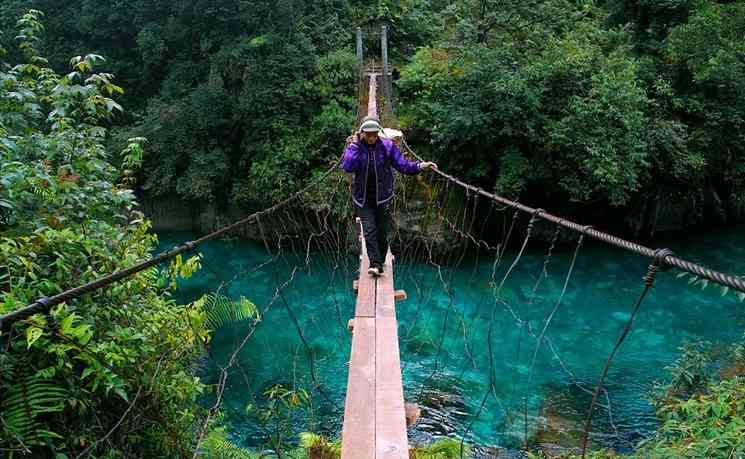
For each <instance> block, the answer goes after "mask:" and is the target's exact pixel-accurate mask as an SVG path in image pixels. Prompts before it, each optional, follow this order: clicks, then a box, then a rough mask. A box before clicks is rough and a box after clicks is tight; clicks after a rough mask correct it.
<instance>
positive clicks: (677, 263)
mask: <svg viewBox="0 0 745 459" xmlns="http://www.w3.org/2000/svg"><path fill="white" fill-rule="evenodd" d="M403 145H404V146H405V147H406V149H407V150H409V151H410V152H411V154H413V155H414V157H416V158H417V159H418V160H420V161H422V158H421V156H419V155H417V154H416V152H415V151H414V150H412V148H411V147H410V146H409V144H408V143H406V140H405V139H404V140H403ZM433 171H434V172H435V173H436V174H439V175H440V176H442V177H444V178H445V179H447V180H449V181H450V182H452V183H454V184H456V185H458V186H460V187H463V188H465V189H468V190H471V191H473V192H474V193H477V194H480V195H481V196H484V197H487V198H489V199H491V200H493V201H496V202H498V203H501V204H504V205H507V206H510V207H512V208H514V209H517V210H519V211H521V212H524V213H527V214H533V213H535V212H536V211H537V210H540V209H534V208H533V207H530V206H526V205H525V204H521V203H520V202H517V201H513V200H511V199H507V198H505V197H503V196H499V195H498V194H494V193H489V192H488V191H486V190H484V189H482V188H480V187H477V186H474V185H471V184H468V183H466V182H464V181H462V180H460V179H459V178H457V177H455V176H453V175H450V174H448V173H445V172H443V171H441V170H439V169H433ZM539 218H542V219H543V220H546V221H549V222H552V223H555V224H557V225H560V226H563V227H564V228H568V229H570V230H572V231H574V232H576V233H584V234H585V235H586V236H587V237H591V238H593V239H596V240H598V241H602V242H605V243H606V244H610V245H612V246H615V247H619V248H621V249H624V250H628V251H630V252H634V253H636V254H638V255H642V256H644V257H647V258H653V257H654V256H655V252H656V251H655V250H654V249H651V248H649V247H646V246H643V245H641V244H637V243H635V242H631V241H627V240H626V239H623V238H620V237H618V236H614V235H612V234H608V233H605V232H603V231H599V230H596V229H594V228H588V227H587V226H585V225H580V224H579V223H575V222H573V221H571V220H567V219H565V218H562V217H557V216H556V215H553V214H550V213H548V212H543V211H541V212H540V215H539ZM660 261H661V262H662V263H664V265H665V266H672V267H675V268H678V269H680V270H682V271H686V272H688V273H691V274H693V275H696V276H698V277H703V278H706V279H708V280H710V281H712V282H716V283H718V284H721V285H724V286H726V287H730V288H732V289H735V290H737V291H740V292H742V293H745V279H744V278H742V277H737V276H733V275H731V274H725V273H722V272H719V271H715V270H713V269H709V268H707V267H705V266H701V265H699V264H696V263H693V262H690V261H688V260H684V259H682V258H678V257H676V256H675V255H673V254H672V252H669V254H668V255H666V256H665V257H664V259H662V260H660Z"/></svg>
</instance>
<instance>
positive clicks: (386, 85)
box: [380, 25, 393, 110]
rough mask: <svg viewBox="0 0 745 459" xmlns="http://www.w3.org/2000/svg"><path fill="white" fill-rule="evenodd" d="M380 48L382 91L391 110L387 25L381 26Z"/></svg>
mask: <svg viewBox="0 0 745 459" xmlns="http://www.w3.org/2000/svg"><path fill="white" fill-rule="evenodd" d="M380 49H381V51H382V54H383V93H384V94H385V98H386V101H387V102H388V107H389V108H390V109H391V110H393V98H392V97H391V90H392V86H391V73H390V67H389V66H388V26H385V25H384V26H383V29H382V31H381V34H380Z"/></svg>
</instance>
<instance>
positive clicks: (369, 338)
mask: <svg viewBox="0 0 745 459" xmlns="http://www.w3.org/2000/svg"><path fill="white" fill-rule="evenodd" d="M375 334H376V332H375V319H374V318H356V319H355V320H354V334H353V335H352V357H351V359H350V363H349V377H348V379H347V398H346V400H345V402H344V426H343V428H342V437H341V438H342V443H341V451H342V453H341V457H342V459H375V361H376V356H375Z"/></svg>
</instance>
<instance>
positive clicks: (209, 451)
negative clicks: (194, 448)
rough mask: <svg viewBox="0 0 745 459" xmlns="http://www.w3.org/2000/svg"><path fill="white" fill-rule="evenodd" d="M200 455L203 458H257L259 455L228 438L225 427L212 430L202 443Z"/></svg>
mask: <svg viewBox="0 0 745 459" xmlns="http://www.w3.org/2000/svg"><path fill="white" fill-rule="evenodd" d="M201 452H202V454H201V455H200V456H201V457H203V458H205V459H258V458H259V456H258V455H257V454H255V453H253V452H251V451H249V450H247V449H244V448H241V447H240V446H238V445H236V444H235V443H233V442H231V441H230V440H228V438H227V435H226V434H225V428H223V427H220V428H217V429H214V430H212V431H211V432H210V433H209V434H208V435H207V438H206V439H205V441H204V444H203V445H202V451H201Z"/></svg>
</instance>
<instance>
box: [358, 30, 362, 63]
mask: <svg viewBox="0 0 745 459" xmlns="http://www.w3.org/2000/svg"><path fill="white" fill-rule="evenodd" d="M362 57H363V56H362V27H357V65H359V66H360V68H362Z"/></svg>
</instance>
